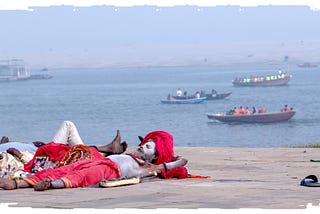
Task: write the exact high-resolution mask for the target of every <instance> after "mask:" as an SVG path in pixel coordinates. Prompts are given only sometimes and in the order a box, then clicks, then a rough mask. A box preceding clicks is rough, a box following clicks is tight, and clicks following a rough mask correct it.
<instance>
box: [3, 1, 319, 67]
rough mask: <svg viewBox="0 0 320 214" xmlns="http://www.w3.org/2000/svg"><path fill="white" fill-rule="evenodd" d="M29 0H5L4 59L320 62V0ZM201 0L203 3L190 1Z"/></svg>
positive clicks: (52, 62)
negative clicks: (318, 7)
mask: <svg viewBox="0 0 320 214" xmlns="http://www.w3.org/2000/svg"><path fill="white" fill-rule="evenodd" d="M8 2H9V3H8ZM23 2H28V4H21V1H12V0H11V1H6V3H3V1H1V4H0V6H1V9H2V10H0V25H1V26H2V27H1V29H2V30H1V34H0V41H1V46H0V58H11V57H17V58H23V59H25V60H27V61H28V62H29V63H30V64H31V65H34V66H40V67H41V66H51V67H59V66H61V67H64V66H98V67H99V66H118V65H120V66H145V65H188V64H197V63H201V62H203V61H204V59H206V62H207V63H212V64H216V63H222V62H223V63H224V62H226V61H228V62H231V61H234V62H235V61H236V62H240V61H243V60H246V61H248V60H249V61H250V60H258V61H259V60H260V61H261V60H262V61H263V60H273V59H272V57H274V58H275V60H282V58H283V56H284V55H289V56H291V57H290V59H293V60H305V59H304V57H305V58H308V60H311V61H320V59H319V57H318V56H319V54H318V52H316V51H317V50H319V46H318V45H319V42H320V41H319V40H320V28H319V27H318V26H319V23H320V10H315V9H316V8H317V6H318V4H320V1H259V5H260V4H261V5H268V4H272V5H278V6H254V7H247V6H246V5H250V6H252V5H253V4H252V2H256V1H130V4H131V5H140V6H135V7H130V4H128V1H121V0H118V1H90V4H88V2H89V1H43V0H42V1H23ZM53 2H54V3H53ZM146 2H147V3H148V4H150V5H156V4H158V5H159V2H161V3H162V4H161V5H159V6H158V7H157V6H143V5H144V3H146ZM196 2H197V4H198V5H201V6H188V5H194V4H196ZM208 2H210V3H211V4H210V5H214V4H217V5H220V4H221V5H223V4H228V3H229V4H230V5H234V6H218V7H213V6H209V5H208ZM222 2H223V3H222ZM239 2H241V5H243V6H239V5H238V6H237V4H239ZM292 2H293V3H292ZM317 2H319V3H317ZM125 3H126V5H128V6H129V7H123V6H124V5H125ZM175 4H176V5H177V4H179V5H181V6H173V5H175ZM282 4H285V5H286V6H279V5H282ZM52 5H56V6H52ZM63 5H64V6H63ZM73 5H74V6H73ZM91 5H98V6H91ZM99 5H100V6H99ZM101 5H102V6H101ZM108 5H109V6H108ZM110 5H120V6H122V7H119V6H110ZM163 5H168V6H170V7H164V6H163ZM27 6H31V7H30V8H28V7H27ZM80 6H81V7H80ZM14 8H15V9H17V8H20V9H24V10H13V9H14ZM9 9H10V10H9ZM25 9H29V10H25ZM313 9H314V10H313ZM248 56H250V57H248ZM306 60H307V59H306Z"/></svg>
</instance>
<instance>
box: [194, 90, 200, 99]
mask: <svg viewBox="0 0 320 214" xmlns="http://www.w3.org/2000/svg"><path fill="white" fill-rule="evenodd" d="M194 97H195V98H197V99H199V98H200V92H199V91H197V92H196V94H195V95H194Z"/></svg>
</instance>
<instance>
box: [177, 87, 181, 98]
mask: <svg viewBox="0 0 320 214" xmlns="http://www.w3.org/2000/svg"><path fill="white" fill-rule="evenodd" d="M177 96H179V97H180V96H182V91H181V89H180V88H178V90H177Z"/></svg>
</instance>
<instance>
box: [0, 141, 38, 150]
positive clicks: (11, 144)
mask: <svg viewBox="0 0 320 214" xmlns="http://www.w3.org/2000/svg"><path fill="white" fill-rule="evenodd" d="M9 148H16V149H18V150H19V151H20V152H24V151H36V150H37V147H36V146H35V145H33V144H31V143H22V142H11V141H10V142H8V143H2V144H0V152H5V151H7V149H9Z"/></svg>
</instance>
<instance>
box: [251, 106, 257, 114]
mask: <svg viewBox="0 0 320 214" xmlns="http://www.w3.org/2000/svg"><path fill="white" fill-rule="evenodd" d="M255 113H257V110H256V107H254V106H253V107H252V114H255Z"/></svg>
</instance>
